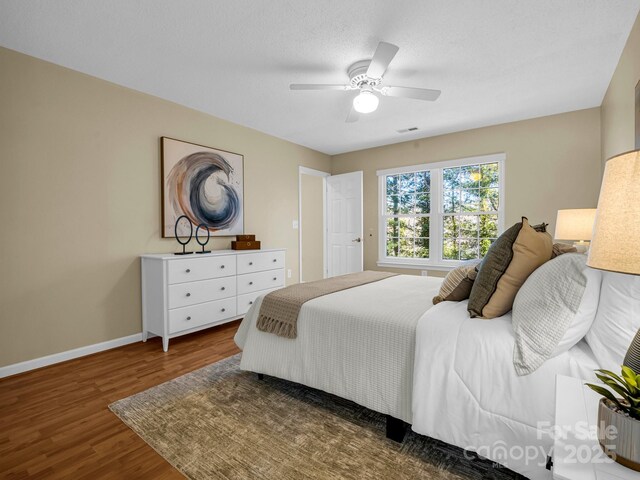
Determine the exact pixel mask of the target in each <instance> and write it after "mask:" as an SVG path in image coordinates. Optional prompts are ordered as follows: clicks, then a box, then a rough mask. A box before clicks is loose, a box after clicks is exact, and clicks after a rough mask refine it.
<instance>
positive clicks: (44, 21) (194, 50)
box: [0, 0, 640, 154]
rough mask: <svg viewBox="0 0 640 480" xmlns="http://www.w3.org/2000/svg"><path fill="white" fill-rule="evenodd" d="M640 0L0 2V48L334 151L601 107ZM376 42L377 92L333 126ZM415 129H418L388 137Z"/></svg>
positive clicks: (346, 108)
mask: <svg viewBox="0 0 640 480" xmlns="http://www.w3.org/2000/svg"><path fill="white" fill-rule="evenodd" d="M639 8H640V0H563V1H558V0H536V1H514V0H492V1H478V0H452V1H442V0H411V1H409V0H406V1H404V0H403V1H382V0H367V1H362V0H355V1H354V0H349V1H344V0H342V1H334V0H325V1H311V0H288V1H287V0H270V1H259V0H253V1H247V0H233V1H229V0H226V1H223V0H187V1H175V0H141V1H131V0H108V1H107V0H57V1H51V0H29V1H25V0H11V1H9V0H0V45H2V46H5V47H7V48H10V49H13V50H17V51H19V52H23V53H26V54H29V55H33V56H35V57H38V58H42V59H44V60H48V61H51V62H53V63H57V64H60V65H63V66H65V67H69V68H72V69H74V70H78V71H81V72H84V73H88V74H90V75H94V76H96V77H99V78H102V79H105V80H109V81H111V82H114V83H117V84H120V85H124V86H126V87H130V88H133V89H135V90H139V91H142V92H146V93H149V94H152V95H156V96H158V97H161V98H165V99H167V100H171V101H174V102H176V103H179V104H182V105H186V106H188V107H191V108H194V109H197V110H200V111H203V112H206V113H209V114H211V115H215V116H217V117H221V118H224V119H227V120H230V121H232V122H235V123H238V124H241V125H245V126H248V127H252V128H255V129H256V130H260V131H262V132H266V133H268V134H271V135H274V136H276V137H280V138H284V139H287V140H290V141H292V142H295V143H298V144H301V145H305V146H307V147H310V148H313V149H316V150H319V151H322V152H325V153H329V154H336V153H341V152H346V151H352V150H358V149H362V148H367V147H372V146H378V145H384V144H389V143H395V142H401V141H405V140H410V139H415V138H421V137H426V136H433V135H438V134H442V133H448V132H454V131H460V130H467V129H470V128H476V127H481V126H486V125H494V124H499V123H504V122H510V121H515V120H521V119H526V118H532V117H538V116H542V115H550V114H554V113H560V112H565V111H572V110H579V109H583V108H589V107H594V106H598V105H600V103H601V102H602V98H603V96H604V93H605V91H606V88H607V86H608V84H609V81H610V79H611V76H612V74H613V71H614V69H615V66H616V65H617V62H618V59H619V57H620V54H621V52H622V49H623V47H624V44H625V42H626V39H627V37H628V35H629V31H630V30H631V27H632V25H633V22H634V20H635V18H636V16H637V14H638V9H639ZM380 40H384V41H387V42H390V43H394V44H396V45H398V46H399V47H400V51H399V53H398V55H397V56H396V58H395V59H394V61H393V62H392V64H391V67H390V68H389V70H388V72H387V74H386V77H385V78H386V81H387V83H389V84H393V85H404V86H412V87H425V88H436V89H440V90H442V96H441V97H440V99H439V100H438V101H437V102H434V103H430V102H420V101H414V100H407V99H398V98H388V97H387V98H382V99H381V101H380V107H379V109H378V110H377V111H376V112H374V113H372V114H369V115H365V116H362V117H361V120H360V121H359V122H357V123H349V124H347V123H345V122H344V119H345V117H346V116H347V113H348V111H349V108H350V101H351V99H352V97H353V95H354V93H353V92H338V91H326V92H291V91H289V89H288V85H289V83H292V82H295V83H342V82H345V83H346V82H347V81H348V78H347V73H346V69H347V67H348V66H349V65H350V64H352V63H353V62H355V61H357V60H362V59H366V58H370V57H371V55H372V54H373V51H374V50H375V47H376V45H377V44H378V42H379V41H380ZM407 127H418V130H417V131H416V132H411V133H405V134H399V133H397V132H396V130H399V129H404V128H407Z"/></svg>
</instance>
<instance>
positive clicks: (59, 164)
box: [0, 48, 330, 366]
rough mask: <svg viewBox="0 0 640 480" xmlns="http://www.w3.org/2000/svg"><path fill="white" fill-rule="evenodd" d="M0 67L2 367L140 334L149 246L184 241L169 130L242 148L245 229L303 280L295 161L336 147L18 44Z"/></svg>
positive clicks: (313, 163) (166, 248)
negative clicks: (107, 78) (165, 176)
mask: <svg viewBox="0 0 640 480" xmlns="http://www.w3.org/2000/svg"><path fill="white" fill-rule="evenodd" d="M0 65H2V67H1V68H2V75H0V106H1V107H0V161H1V162H2V170H1V173H0V225H1V227H0V268H1V274H0V366H3V365H8V364H12V363H15V362H20V361H23V360H28V359H32V358H36V357H40V356H43V355H48V354H52V353H56V352H61V351H65V350H69V349H72V348H76V347H80V346H85V345H90V344H94V343H97V342H102V341H106V340H110V339H114V338H119V337H123V336H127V335H131V334H134V333H137V332H140V331H141V318H140V273H139V270H140V262H139V260H138V255H140V254H142V253H145V252H170V251H174V249H175V247H176V245H177V244H176V243H175V241H173V240H170V239H166V240H162V239H161V238H160V199H161V192H160V151H159V148H160V141H159V138H160V136H162V135H166V136H171V137H174V138H178V139H182V140H187V141H191V142H195V143H200V144H203V145H209V146H212V147H216V148H221V149H223V150H229V151H233V152H238V153H241V154H244V162H245V163H244V165H245V167H244V168H245V175H244V178H245V230H246V232H248V233H255V234H256V235H257V236H258V238H259V239H260V240H261V241H262V242H263V244H264V245H265V246H273V247H284V248H286V249H287V268H288V269H291V270H292V273H293V277H292V278H291V279H290V280H288V282H289V283H291V282H296V281H297V279H298V235H297V233H298V232H297V230H294V229H293V228H292V223H291V222H292V221H293V220H295V219H297V217H298V191H297V185H298V165H305V166H308V167H311V168H316V169H319V170H325V171H328V170H329V168H330V158H329V157H328V156H327V155H324V154H321V153H318V152H315V151H312V150H309V149H307V148H303V147H300V146H297V145H294V144H292V143H289V142H285V141H283V140H280V139H277V138H274V137H270V136H268V135H264V134H262V133H259V132H257V131H254V130H251V129H248V128H245V127H241V126H238V125H235V124H232V123H229V122H226V121H223V120H220V119H217V118H214V117H211V116H209V115H205V114H203V113H199V112H196V111H194V110H190V109H188V108H185V107H182V106H179V105H176V104H173V103H170V102H167V101H164V100H160V99H158V98H155V97H152V96H149V95H145V94H142V93H139V92H135V91H132V90H129V89H126V88H122V87H119V86H116V85H113V84H110V83H108V82H104V81H102V80H98V79H96V78H93V77H90V76H87V75H83V74H80V73H77V72H74V71H71V70H68V69H65V68H62V67H59V66H56V65H53V64H50V63H46V62H43V61H41V60H37V59H35V58H32V57H28V56H25V55H22V54H19V53H16V52H13V51H10V50H6V49H1V48H0ZM229 241H230V239H229V238H228V237H227V238H224V239H219V240H216V241H215V243H214V248H224V247H227V248H228V246H229Z"/></svg>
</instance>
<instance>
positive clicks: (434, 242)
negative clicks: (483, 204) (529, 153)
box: [376, 153, 507, 271]
mask: <svg viewBox="0 0 640 480" xmlns="http://www.w3.org/2000/svg"><path fill="white" fill-rule="evenodd" d="M506 158H507V156H506V154H505V153H495V154H491V155H481V156H476V157H466V158H458V159H456V160H446V161H444V162H434V163H423V164H421V165H411V166H408V167H399V168H388V169H385V170H378V171H377V172H376V174H377V175H378V262H377V265H378V266H379V267H395V268H415V269H419V270H427V269H428V270H445V271H446V270H451V269H453V268H455V267H457V266H458V265H460V264H462V263H464V262H465V261H466V260H443V259H442V234H443V231H442V218H443V215H444V212H443V211H442V170H443V169H445V168H451V167H463V166H466V165H483V164H486V163H497V164H498V175H499V187H498V188H499V192H498V198H499V200H498V201H499V207H498V235H500V234H501V233H502V232H503V231H504V207H505V189H504V186H505V160H506ZM426 170H428V171H430V172H431V186H430V199H431V213H430V219H431V220H430V221H429V224H430V228H429V235H430V236H429V258H428V259H426V260H425V259H419V258H397V257H387V245H386V240H387V238H386V222H385V217H384V215H385V213H384V212H385V211H386V208H387V207H386V202H387V198H386V197H387V185H386V181H385V179H386V177H387V175H398V174H402V173H415V172H423V171H426Z"/></svg>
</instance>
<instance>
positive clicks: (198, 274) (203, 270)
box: [167, 254, 236, 284]
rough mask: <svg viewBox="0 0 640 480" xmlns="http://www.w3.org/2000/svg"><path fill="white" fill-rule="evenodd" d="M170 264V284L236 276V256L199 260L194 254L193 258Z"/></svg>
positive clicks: (171, 261)
mask: <svg viewBox="0 0 640 480" xmlns="http://www.w3.org/2000/svg"><path fill="white" fill-rule="evenodd" d="M168 263H169V265H168V267H167V268H168V270H169V271H168V277H169V283H170V284H173V283H182V282H193V281H196V280H207V279H209V278H219V277H228V276H231V275H235V274H236V257H235V255H220V256H217V257H200V258H198V256H197V255H195V254H194V256H193V258H185V259H180V260H170V261H169V262H168Z"/></svg>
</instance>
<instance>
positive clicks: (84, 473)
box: [0, 322, 239, 480]
mask: <svg viewBox="0 0 640 480" xmlns="http://www.w3.org/2000/svg"><path fill="white" fill-rule="evenodd" d="M238 325H239V322H233V323H229V324H226V325H222V326H219V327H215V328H212V329H208V330H205V331H202V332H198V333H194V334H192V335H186V336H184V337H179V338H176V339H174V340H172V341H171V342H170V345H169V351H168V352H167V353H164V352H163V351H162V345H161V341H160V339H159V338H152V339H150V340H149V341H148V342H146V343H142V342H140V343H135V344H132V345H127V346H124V347H120V348H116V349H113V350H109V351H106V352H101V353H96V354H94V355H90V356H87V357H82V358H78V359H75V360H71V361H68V362H64V363H60V364H57V365H52V366H50V367H45V368H41V369H39V370H35V371H32V372H27V373H23V374H20V375H15V376H13V377H9V378H5V379H1V380H0V478H7V479H18V478H72V479H74V480H79V479H91V480H97V479H107V478H109V479H134V478H135V479H146V478H149V479H151V478H153V479H166V478H171V479H173V478H183V477H182V475H180V473H178V471H177V470H175V469H174V468H173V467H172V466H171V465H169V464H168V463H167V462H166V461H164V460H163V458H162V457H161V456H160V455H158V454H157V453H156V452H155V451H154V450H153V449H152V448H151V447H150V446H148V445H147V444H146V443H145V442H144V441H143V440H141V439H140V438H139V437H138V436H137V435H136V434H135V433H133V432H132V431H131V430H130V429H129V428H128V427H126V426H125V425H124V423H122V422H121V421H120V420H119V419H118V418H117V417H116V416H115V415H114V414H113V413H111V411H109V409H108V408H107V406H108V405H109V404H110V403H112V402H114V401H116V400H119V399H121V398H125V397H127V396H129V395H132V394H134V393H137V392H140V391H142V390H145V389H147V388H149V387H152V386H154V385H158V384H160V383H162V382H165V381H167V380H171V379H172V378H175V377H179V376H180V375H183V374H185V373H187V372H190V371H192V370H196V369H198V368H200V367H204V366H206V365H209V364H211V363H214V362H217V361H218V360H222V359H223V358H226V357H228V356H230V355H233V354H235V353H238V352H239V350H238V348H237V347H236V345H235V343H234V342H233V336H234V334H235V332H236V330H237V328H238Z"/></svg>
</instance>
